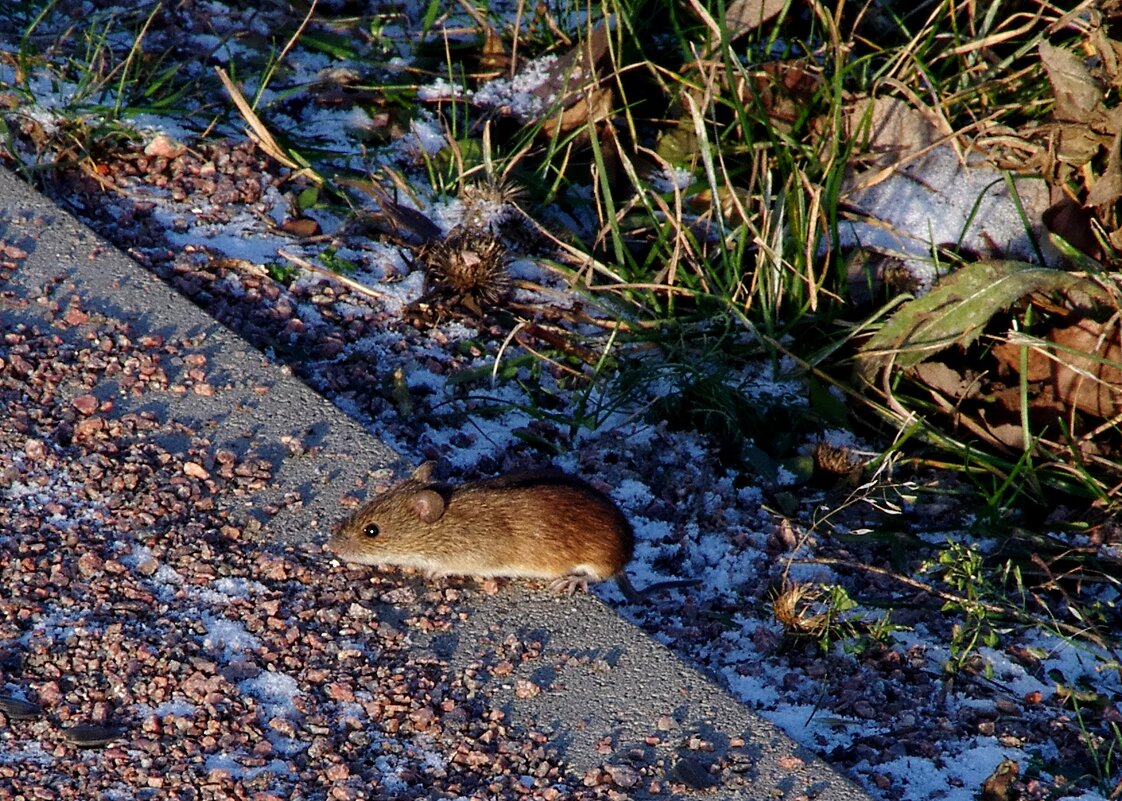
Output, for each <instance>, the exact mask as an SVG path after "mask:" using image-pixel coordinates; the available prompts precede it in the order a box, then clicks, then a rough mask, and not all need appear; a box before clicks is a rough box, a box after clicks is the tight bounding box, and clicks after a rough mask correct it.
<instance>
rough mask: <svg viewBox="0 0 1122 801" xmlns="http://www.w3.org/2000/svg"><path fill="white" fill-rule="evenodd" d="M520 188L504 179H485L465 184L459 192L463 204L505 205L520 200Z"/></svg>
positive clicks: (521, 192)
mask: <svg viewBox="0 0 1122 801" xmlns="http://www.w3.org/2000/svg"><path fill="white" fill-rule="evenodd" d="M523 194H524V192H523V191H522V187H520V186H519V185H518V184H516V183H514V182H513V181H509V180H507V179H506V178H485V179H483V180H482V181H477V182H475V183H473V184H466V185H465V186H464V188H463V190H462V192H461V199H462V200H463V201H464V202H465V203H476V202H479V203H495V204H498V205H506V204H508V203H517V202H518V201H519V200H521V199H522V195H523Z"/></svg>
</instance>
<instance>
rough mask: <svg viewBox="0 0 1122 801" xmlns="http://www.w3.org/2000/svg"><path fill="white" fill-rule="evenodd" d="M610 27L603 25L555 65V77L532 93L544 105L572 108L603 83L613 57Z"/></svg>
mask: <svg viewBox="0 0 1122 801" xmlns="http://www.w3.org/2000/svg"><path fill="white" fill-rule="evenodd" d="M610 36H611V28H610V27H609V26H608V25H607V24H606V23H602V24H600V25H597V26H596V27H595V28H593V29H592V32H591V33H590V34H589V35H588V38H587V39H584V40H582V41H580V42H578V43H577V44H576V45H574V46H573V48H572V49H571V50H569V52H567V53H565V54H564V55H563V56H561V57H560V58H558V59H557V61H555V62H554V63H553V74H552V75H551V76H550V77H549V78H548V79H547V80H545V81H543V82H542V83H541V84H539V85H538V87H537V88H536V89H534V90H533V93H534V94H535V95H537V96H538V97H539V98H541V99H542V100H543V101H544V102H545V103H547V104H550V105H553V104H557V105H560V106H561V107H566V106H569V105H571V104H573V103H575V102H576V101H578V100H579V99H580V98H581V97H583V96H584V95H585V93H586V90H589V89H592V88H593V87H596V86H598V85H599V84H600V82H601V80H602V79H603V75H602V73H603V69H604V67H605V66H606V65H607V62H608V56H609V54H610V48H609V44H610V39H609V37H610Z"/></svg>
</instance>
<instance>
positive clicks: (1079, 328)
mask: <svg viewBox="0 0 1122 801" xmlns="http://www.w3.org/2000/svg"><path fill="white" fill-rule="evenodd" d="M1044 339H1045V340H1046V341H1047V342H1050V343H1053V345H1054V347H1049V348H1047V350H1048V351H1049V353H1045V352H1043V349H1042V348H1043V347H1044V346H1040V345H1037V346H1033V347H1029V349H1028V353H1027V354H1026V364H1027V367H1026V371H1025V375H1024V378H1025V380H1027V381H1029V382H1033V383H1037V382H1041V381H1046V382H1048V384H1049V386H1050V388H1051V390H1052V392H1053V393H1054V395H1055V398H1056V400H1058V401H1059V402H1061V403H1062V404H1063V405H1064V408H1075V409H1078V410H1079V411H1081V412H1083V413H1084V414H1089V415H1092V416H1094V417H1098V418H1102V419H1104V420H1106V419H1110V418H1112V417H1114V416H1115V415H1117V414H1119V413H1122V330H1120V327H1119V323H1118V322H1117V320H1112V321H1111V322H1109V323H1099V322H1096V321H1094V320H1081V321H1080V322H1078V323H1075V324H1074V325H1069V326H1064V327H1062V328H1053V329H1052V330H1051V331H1049V332H1048V334H1047V335H1045V337H1044ZM1021 347H1023V346H1022V345H1019V344H1016V343H1003V344H1001V345H997V346H996V347H994V349H993V354H994V358H996V359H997V361H998V362H999V363H1000V364H1002V365H1004V366H1005V367H1006V368H1007V369H1008V370H1010V371H1012V372H1013V373H1016V374H1018V375H1019V374H1020V370H1021V361H1020V359H1021Z"/></svg>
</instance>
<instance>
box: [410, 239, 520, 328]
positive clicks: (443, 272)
mask: <svg viewBox="0 0 1122 801" xmlns="http://www.w3.org/2000/svg"><path fill="white" fill-rule="evenodd" d="M422 258H423V260H424V262H425V266H426V267H427V268H428V272H427V278H428V284H429V291H430V292H432V293H435V294H442V295H445V296H449V297H451V298H452V299H453V300H457V301H460V302H462V303H463V304H464V305H466V306H468V308H471V309H472V310H474V311H478V307H480V306H488V305H490V306H493V305H495V304H496V303H498V302H499V301H500V300H501V299H502V297H503V295H504V294H505V293H506V290H507V287H508V286H509V282H510V276H509V275H508V274H507V271H506V263H507V258H506V248H505V247H503V244H502V242H500V241H499V238H498V237H497V236H495V234H494V233H492V232H491V231H482V230H479V229H477V228H467V227H459V228H455V229H453V230H452V232H451V233H450V234H449V235H448V237H447V238H446V239H442V240H438V241H436V242H433V243H432V244H431V245H429V247H427V248H426V249H425V251H424V253H423V254H422Z"/></svg>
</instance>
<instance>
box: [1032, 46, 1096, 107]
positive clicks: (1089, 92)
mask: <svg viewBox="0 0 1122 801" xmlns="http://www.w3.org/2000/svg"><path fill="white" fill-rule="evenodd" d="M1039 52H1040V61H1041V63H1043V64H1044V70H1045V72H1047V73H1048V80H1049V82H1050V83H1051V84H1052V92H1053V93H1054V94H1055V96H1056V106H1055V109H1054V111H1053V112H1052V113H1053V115H1054V116H1055V117H1056V119H1057V120H1061V121H1064V122H1079V123H1084V124H1086V123H1088V122H1090V121H1091V119H1092V118H1094V117H1097V116H1098V114H1099V112H1100V110H1101V108H1102V103H1103V88H1102V86H1101V85H1100V84H1099V82H1098V81H1097V80H1096V79H1095V77H1094V76H1093V75H1092V74H1091V71H1090V70H1089V69H1087V65H1086V64H1085V63H1084V62H1083V59H1081V58H1079V57H1078V56H1077V55H1075V53H1073V52H1071V51H1070V50H1067V49H1065V48H1062V47H1055V46H1053V45H1051V44H1049V43H1048V42H1047V41H1041V42H1040V47H1039Z"/></svg>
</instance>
